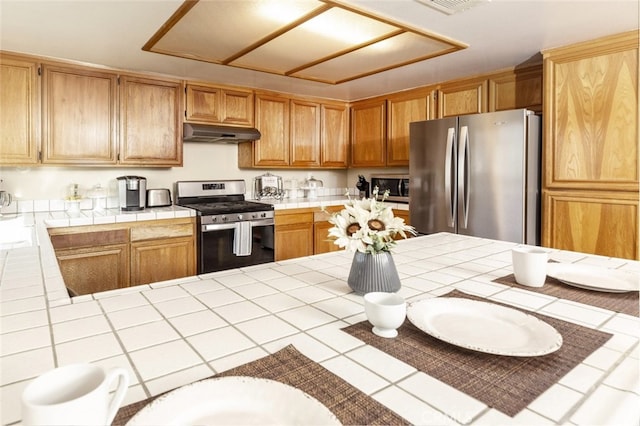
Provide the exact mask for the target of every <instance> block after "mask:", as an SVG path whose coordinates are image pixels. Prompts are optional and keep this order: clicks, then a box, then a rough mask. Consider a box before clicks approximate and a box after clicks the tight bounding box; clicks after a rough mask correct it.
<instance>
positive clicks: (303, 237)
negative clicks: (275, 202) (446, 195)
mask: <svg viewBox="0 0 640 426" xmlns="http://www.w3.org/2000/svg"><path fill="white" fill-rule="evenodd" d="M343 208H344V206H342V205H339V206H329V207H326V208H325V210H321V209H320V208H318V207H316V208H304V209H289V210H278V211H276V229H275V233H276V237H275V238H276V255H275V257H276V261H279V260H286V259H292V258H295V257H302V256H310V255H312V254H321V253H329V252H333V251H338V250H344V249H343V248H341V247H339V246H337V245H336V244H334V242H333V238H329V229H330V228H331V227H332V226H333V225H332V224H330V223H329V216H330V215H331V214H332V213H335V212H338V211H340V210H342V209H343ZM393 213H394V215H396V216H399V217H402V218H403V219H404V220H405V223H408V222H409V211H408V210H395V209H394V210H393ZM398 238H402V237H400V236H399V237H398Z"/></svg>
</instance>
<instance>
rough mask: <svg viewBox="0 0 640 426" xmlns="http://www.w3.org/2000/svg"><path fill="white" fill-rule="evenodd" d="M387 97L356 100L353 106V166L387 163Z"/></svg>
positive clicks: (378, 165)
mask: <svg viewBox="0 0 640 426" xmlns="http://www.w3.org/2000/svg"><path fill="white" fill-rule="evenodd" d="M386 111H387V102H386V100H385V99H378V100H373V101H370V100H368V101H362V102H355V103H353V104H352V106H351V166H353V167H380V166H385V165H386V156H387V149H386V147H387V132H386V114H387V112H386Z"/></svg>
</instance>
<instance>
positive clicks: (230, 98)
mask: <svg viewBox="0 0 640 426" xmlns="http://www.w3.org/2000/svg"><path fill="white" fill-rule="evenodd" d="M253 111H254V97H253V91H250V90H240V89H230V88H222V87H216V86H210V85H200V84H189V83H188V84H187V86H186V115H185V121H188V122H193V123H205V124H222V125H234V126H245V127H253V125H254V119H253Z"/></svg>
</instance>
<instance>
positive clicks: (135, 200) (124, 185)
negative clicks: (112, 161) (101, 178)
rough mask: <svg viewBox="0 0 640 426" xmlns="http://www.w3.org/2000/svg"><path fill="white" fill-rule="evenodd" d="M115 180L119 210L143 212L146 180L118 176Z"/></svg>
mask: <svg viewBox="0 0 640 426" xmlns="http://www.w3.org/2000/svg"><path fill="white" fill-rule="evenodd" d="M116 179H117V180H118V199H119V203H120V210H124V211H135V210H143V209H144V207H145V204H146V201H147V179H146V178H143V177H142V176H120V177H118V178H116Z"/></svg>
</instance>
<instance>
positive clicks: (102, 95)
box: [42, 65, 118, 165]
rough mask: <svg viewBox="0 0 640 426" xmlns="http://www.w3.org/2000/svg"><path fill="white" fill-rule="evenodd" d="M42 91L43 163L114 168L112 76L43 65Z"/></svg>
mask: <svg viewBox="0 0 640 426" xmlns="http://www.w3.org/2000/svg"><path fill="white" fill-rule="evenodd" d="M42 85H43V96H42V102H43V106H44V107H43V133H42V138H43V143H42V162H43V163H45V164H47V163H48V164H88V165H89V164H94V165H96V164H115V163H116V154H117V151H116V146H117V145H116V142H117V139H116V129H117V113H116V107H117V93H118V78H117V75H116V74H112V73H108V72H101V71H95V70H90V69H85V68H79V67H64V66H54V65H44V66H43V80H42Z"/></svg>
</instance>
